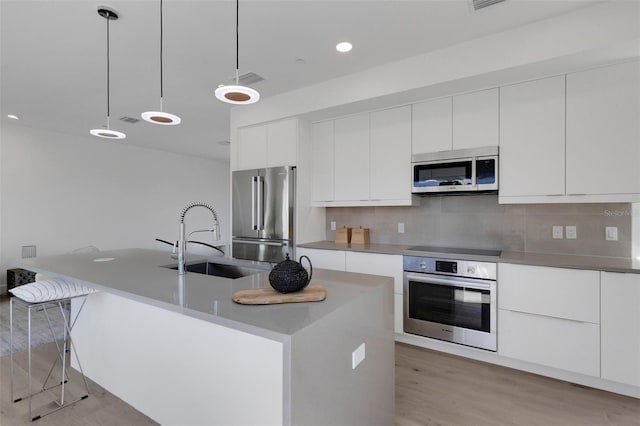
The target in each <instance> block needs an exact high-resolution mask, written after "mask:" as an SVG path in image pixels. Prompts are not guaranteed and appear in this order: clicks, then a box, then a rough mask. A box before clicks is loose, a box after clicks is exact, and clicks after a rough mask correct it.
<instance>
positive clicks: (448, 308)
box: [404, 255, 497, 351]
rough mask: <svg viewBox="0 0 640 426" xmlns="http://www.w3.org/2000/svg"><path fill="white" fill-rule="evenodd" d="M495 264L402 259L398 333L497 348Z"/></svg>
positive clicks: (429, 258) (414, 258) (424, 258)
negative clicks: (401, 312)
mask: <svg viewBox="0 0 640 426" xmlns="http://www.w3.org/2000/svg"><path fill="white" fill-rule="evenodd" d="M496 269H497V268H496V263H494V262H479V261H469V260H452V259H438V258H432V257H418V256H406V255H405V256H404V331H405V332H407V333H412V334H418V335H421V336H426V337H432V338H435V339H440V340H446V341H449V342H454V343H460V344H463V345H468V346H473V347H477V348H481V349H486V350H490V351H495V350H497V338H496V319H497V314H496V313H497V299H496Z"/></svg>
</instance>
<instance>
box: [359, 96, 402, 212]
mask: <svg viewBox="0 0 640 426" xmlns="http://www.w3.org/2000/svg"><path fill="white" fill-rule="evenodd" d="M369 148H370V150H371V153H370V158H371V163H370V167H371V168H370V188H371V193H370V197H371V199H372V200H394V199H403V198H404V199H406V198H410V197H411V107H410V106H404V107H400V108H393V109H387V110H384V111H376V112H372V113H371V140H370V145H369Z"/></svg>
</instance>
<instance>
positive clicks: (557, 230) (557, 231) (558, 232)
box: [551, 226, 562, 240]
mask: <svg viewBox="0 0 640 426" xmlns="http://www.w3.org/2000/svg"><path fill="white" fill-rule="evenodd" d="M551 234H552V236H553V239H554V240H561V239H562V226H553V227H552V228H551Z"/></svg>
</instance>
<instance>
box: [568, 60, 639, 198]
mask: <svg viewBox="0 0 640 426" xmlns="http://www.w3.org/2000/svg"><path fill="white" fill-rule="evenodd" d="M638 117H640V62H629V63H624V64H618V65H614V66H609V67H604V68H598V69H593V70H588V71H584V72H577V73H573V74H567V194H638V193H640V167H638V164H640V143H639V142H638V141H640V120H638Z"/></svg>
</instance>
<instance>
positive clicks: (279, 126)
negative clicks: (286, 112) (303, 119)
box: [267, 118, 298, 167]
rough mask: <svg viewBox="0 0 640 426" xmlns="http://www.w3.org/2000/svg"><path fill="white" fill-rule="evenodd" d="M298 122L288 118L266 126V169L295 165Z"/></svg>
mask: <svg viewBox="0 0 640 426" xmlns="http://www.w3.org/2000/svg"><path fill="white" fill-rule="evenodd" d="M297 147H298V120H297V119H295V118H290V119H287V120H280V121H275V122H273V123H269V124H267V167H279V166H295V165H296V164H297Z"/></svg>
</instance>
